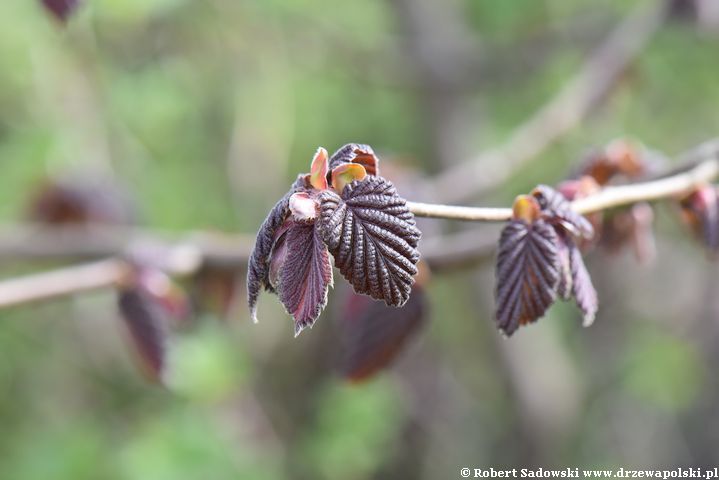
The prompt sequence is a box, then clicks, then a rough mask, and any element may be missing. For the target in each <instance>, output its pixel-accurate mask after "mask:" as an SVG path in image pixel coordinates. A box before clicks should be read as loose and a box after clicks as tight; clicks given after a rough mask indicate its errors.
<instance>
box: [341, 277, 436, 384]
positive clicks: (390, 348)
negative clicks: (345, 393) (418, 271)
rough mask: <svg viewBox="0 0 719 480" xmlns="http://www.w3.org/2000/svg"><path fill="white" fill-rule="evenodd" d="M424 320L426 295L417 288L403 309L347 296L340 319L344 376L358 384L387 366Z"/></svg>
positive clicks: (354, 295)
mask: <svg viewBox="0 0 719 480" xmlns="http://www.w3.org/2000/svg"><path fill="white" fill-rule="evenodd" d="M426 320H427V296H426V294H425V293H424V290H423V289H422V288H421V287H419V286H418V285H415V286H414V288H413V289H412V294H411V295H410V297H409V300H407V303H406V304H405V306H404V307H402V308H393V307H389V306H387V305H385V304H384V303H382V302H378V301H375V300H372V299H371V298H369V297H366V296H364V295H358V294H354V293H350V296H349V298H348V299H347V303H346V304H345V309H344V315H343V317H342V320H341V321H342V323H341V332H342V339H343V347H344V349H343V352H342V374H343V375H344V377H345V378H347V379H348V380H350V381H353V382H359V381H362V380H365V379H368V378H370V377H371V376H373V375H374V374H376V373H378V372H379V371H380V370H382V369H384V368H386V367H388V366H389V365H390V364H391V363H392V362H393V361H394V360H395V359H396V358H397V356H398V355H399V354H400V353H401V352H402V351H403V350H404V347H405V346H406V345H407V344H408V342H409V340H411V339H412V338H413V337H414V335H415V334H416V333H418V332H419V330H420V329H421V328H422V327H423V326H424V325H425V323H426Z"/></svg>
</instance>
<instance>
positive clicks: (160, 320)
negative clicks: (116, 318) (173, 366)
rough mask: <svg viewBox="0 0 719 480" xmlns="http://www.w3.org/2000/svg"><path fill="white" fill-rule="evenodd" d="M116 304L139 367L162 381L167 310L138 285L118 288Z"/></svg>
mask: <svg viewBox="0 0 719 480" xmlns="http://www.w3.org/2000/svg"><path fill="white" fill-rule="evenodd" d="M118 306H119V308H120V313H121V314H122V318H123V319H124V320H125V324H126V325H127V328H128V330H129V332H130V339H131V340H132V342H133V345H134V347H135V351H136V352H137V354H138V358H139V360H140V361H141V365H142V367H143V370H144V371H145V373H146V374H147V375H148V377H149V378H150V379H151V380H153V381H162V375H163V373H164V370H165V367H166V361H165V358H166V354H167V331H168V326H169V325H168V324H169V318H168V314H167V311H166V310H165V308H164V306H163V305H162V304H161V303H160V302H159V301H158V300H157V299H156V298H154V297H153V296H152V295H151V294H150V293H149V292H147V291H145V290H143V289H142V288H141V287H139V286H132V287H129V288H125V289H122V290H120V292H119V295H118Z"/></svg>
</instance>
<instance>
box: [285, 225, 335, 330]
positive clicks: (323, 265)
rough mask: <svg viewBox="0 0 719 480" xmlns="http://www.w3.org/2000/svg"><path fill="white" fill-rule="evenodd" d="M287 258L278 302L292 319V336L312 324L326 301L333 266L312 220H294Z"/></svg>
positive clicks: (287, 244)
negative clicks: (293, 322) (293, 323)
mask: <svg viewBox="0 0 719 480" xmlns="http://www.w3.org/2000/svg"><path fill="white" fill-rule="evenodd" d="M285 244H286V248H287V253H286V258H285V262H284V265H283V266H282V270H281V272H280V284H279V295H280V301H281V302H282V304H283V305H284V306H285V308H286V309H287V312H288V313H289V314H290V315H292V317H293V318H294V320H295V336H297V335H299V334H300V332H302V330H303V329H304V328H305V327H311V326H312V325H313V324H314V323H315V320H317V317H319V315H320V313H321V312H322V309H323V308H324V307H325V305H326V304H327V290H328V289H329V286H330V285H331V284H332V265H331V264H330V257H329V253H328V252H327V247H326V246H325V244H324V242H323V241H322V239H321V238H320V236H319V233H318V232H317V229H316V228H315V224H314V223H305V222H295V223H294V224H293V225H292V226H291V227H290V229H289V230H288V231H287V238H286V239H285Z"/></svg>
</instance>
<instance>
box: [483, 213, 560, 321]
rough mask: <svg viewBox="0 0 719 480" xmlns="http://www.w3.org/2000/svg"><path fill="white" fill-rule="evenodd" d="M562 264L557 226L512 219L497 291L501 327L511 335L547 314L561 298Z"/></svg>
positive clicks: (501, 250)
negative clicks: (558, 288)
mask: <svg viewBox="0 0 719 480" xmlns="http://www.w3.org/2000/svg"><path fill="white" fill-rule="evenodd" d="M559 276H560V266H559V251H558V238H557V233H556V232H555V231H554V227H552V225H549V224H548V223H546V222H545V221H543V220H537V221H536V222H534V223H532V224H527V223H525V222H524V221H520V220H512V221H510V222H509V223H508V224H507V226H505V227H504V229H503V230H502V234H501V237H500V240H499V252H498V256H497V267H496V279H497V289H496V292H495V296H496V303H497V311H496V313H495V318H496V321H497V326H498V327H499V328H500V329H501V330H502V331H504V333H505V334H507V335H511V334H512V333H514V331H515V330H516V329H517V328H518V327H519V326H520V325H524V324H527V323H530V322H534V321H536V320H537V319H538V318H540V317H541V316H543V315H544V313H545V312H546V311H547V309H548V308H549V307H550V305H552V303H553V302H554V300H555V299H556V298H557V286H558V284H559Z"/></svg>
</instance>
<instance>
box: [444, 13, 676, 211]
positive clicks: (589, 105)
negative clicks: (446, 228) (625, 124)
mask: <svg viewBox="0 0 719 480" xmlns="http://www.w3.org/2000/svg"><path fill="white" fill-rule="evenodd" d="M665 8H666V7H665V3H664V2H655V1H651V2H643V3H641V4H640V5H639V6H638V7H636V8H635V9H634V10H633V11H632V12H631V13H630V14H629V15H628V16H627V17H626V18H625V19H624V20H623V21H622V22H621V23H620V24H619V25H618V26H617V27H616V28H615V29H614V30H613V31H612V32H611V33H610V34H609V36H608V37H607V38H606V40H605V41H604V42H603V43H602V44H601V45H600V46H599V47H598V48H597V49H596V50H595V52H594V53H593V54H592V55H591V56H590V58H589V59H588V60H587V62H586V63H585V64H584V65H583V66H582V68H581V69H580V70H579V72H578V73H577V74H576V75H575V76H574V77H573V78H572V79H570V81H569V82H568V83H567V84H565V86H564V87H563V88H562V89H561V90H560V91H559V92H558V93H557V95H556V96H555V97H554V98H552V99H551V100H550V101H549V102H548V103H547V104H545V105H544V106H543V107H542V108H540V109H539V110H538V111H537V112H536V113H535V114H534V115H533V116H532V117H530V118H529V120H527V121H526V122H525V123H524V124H522V125H520V126H519V128H517V129H516V130H515V131H514V132H513V133H511V134H510V136H509V139H507V141H506V142H505V143H504V144H502V145H500V146H498V147H496V148H493V149H491V150H489V151H486V152H484V153H481V154H480V155H479V156H477V157H476V158H474V159H471V160H469V161H467V162H465V163H462V164H459V165H457V166H454V167H451V168H450V169H448V170H446V171H445V172H443V173H442V174H440V175H439V176H438V177H437V178H436V180H435V188H436V195H437V198H438V199H439V201H442V202H456V201H461V200H464V199H467V198H468V197H471V196H473V195H477V194H479V193H481V192H482V191H484V190H487V189H490V188H492V187H493V186H495V185H497V184H500V183H502V182H503V181H505V180H506V179H508V178H509V177H510V176H511V175H512V173H514V172H515V171H517V169H519V168H520V167H521V166H522V165H524V164H525V163H526V162H527V161H529V160H531V159H532V158H534V157H536V156H537V155H539V154H540V153H541V152H542V151H544V150H545V149H547V148H548V147H549V146H551V145H552V144H553V143H554V142H555V141H557V140H558V139H559V138H560V137H561V136H562V135H564V134H566V133H567V132H569V131H570V130H571V129H572V128H574V127H575V126H576V125H578V124H579V123H580V122H581V121H582V120H583V119H584V118H585V117H586V116H587V115H588V114H589V112H590V111H591V110H592V109H593V108H594V106H595V105H596V104H597V103H598V102H599V101H600V100H601V99H602V98H603V97H604V96H605V95H606V94H607V93H608V92H609V91H610V90H611V88H612V86H613V85H614V84H615V83H616V82H617V79H618V78H619V77H620V75H621V73H622V72H623V71H624V70H625V69H626V68H627V66H628V65H629V64H630V63H631V62H632V61H633V60H634V59H636V57H637V56H638V55H639V54H640V53H641V52H642V50H643V49H644V47H645V46H646V45H647V43H648V42H649V40H650V39H651V38H652V37H653V35H654V33H655V32H656V31H657V30H658V29H659V27H660V26H661V25H662V23H663V20H664V17H665Z"/></svg>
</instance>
